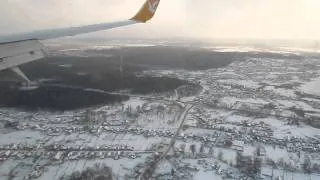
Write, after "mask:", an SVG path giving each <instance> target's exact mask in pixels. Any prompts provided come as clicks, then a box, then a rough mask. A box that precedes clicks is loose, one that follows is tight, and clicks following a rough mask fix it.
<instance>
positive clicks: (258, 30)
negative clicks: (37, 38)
mask: <svg viewBox="0 0 320 180" xmlns="http://www.w3.org/2000/svg"><path fill="white" fill-rule="evenodd" d="M144 1H145V0H90V1H88V0H1V1H0V34H8V33H15V32H24V31H30V30H36V29H46V28H58V27H69V26H78V25H85V24H93V23H100V22H109V21H117V20H124V19H128V18H130V17H131V16H133V15H134V14H135V13H136V11H137V10H138V9H139V8H140V6H141V5H142V4H143V3H144ZM319 9H320V0H161V3H160V5H159V8H158V11H157V14H156V16H155V18H154V19H153V20H152V21H151V22H150V23H148V24H139V25H134V26H130V27H125V28H119V29H114V30H111V31H107V32H100V33H94V34H90V35H89V36H95V37H99V36H106V37H108V36H112V37H128V38H130V37H132V38H139V37H144V38H162V37H165V38H170V37H172V38H175V37H191V38H221V39H224V38H225V39H232V38H237V39H239V38H240V39H241V38H242V39H246V38H248V39H308V40H320V33H319V32H320V11H319Z"/></svg>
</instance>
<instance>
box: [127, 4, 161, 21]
mask: <svg viewBox="0 0 320 180" xmlns="http://www.w3.org/2000/svg"><path fill="white" fill-rule="evenodd" d="M159 3H160V0H147V1H146V2H145V3H144V5H143V6H142V8H141V9H140V11H139V12H138V13H137V14H136V15H135V16H134V17H133V18H131V19H130V20H134V21H138V22H141V23H145V22H147V21H149V20H150V19H151V18H152V17H153V16H154V14H155V13H156V11H157V8H158V5H159Z"/></svg>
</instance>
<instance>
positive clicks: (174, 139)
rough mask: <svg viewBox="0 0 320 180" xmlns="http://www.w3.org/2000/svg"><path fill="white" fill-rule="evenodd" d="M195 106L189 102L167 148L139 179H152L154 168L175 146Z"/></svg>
mask: <svg viewBox="0 0 320 180" xmlns="http://www.w3.org/2000/svg"><path fill="white" fill-rule="evenodd" d="M192 108H193V105H190V104H188V105H187V106H186V107H185V108H184V111H183V112H182V113H181V115H180V118H179V120H180V125H179V127H178V129H177V131H176V133H175V135H174V136H173V137H172V138H171V141H170V144H169V145H168V148H167V150H166V151H165V152H164V153H163V154H162V155H161V156H160V157H159V158H156V159H155V161H154V162H153V163H152V164H150V166H147V167H146V168H145V169H144V170H143V173H141V174H140V176H139V177H138V178H137V179H138V180H144V179H150V178H151V176H152V174H153V172H154V170H155V169H156V167H157V165H158V164H159V163H160V162H161V161H162V160H163V159H164V158H165V157H166V156H167V154H168V153H169V151H170V150H171V149H172V148H173V147H174V144H175V142H176V139H177V137H178V136H179V134H180V131H181V129H182V127H183V125H184V122H185V120H186V118H187V116H188V113H189V111H190V110H191V109H192Z"/></svg>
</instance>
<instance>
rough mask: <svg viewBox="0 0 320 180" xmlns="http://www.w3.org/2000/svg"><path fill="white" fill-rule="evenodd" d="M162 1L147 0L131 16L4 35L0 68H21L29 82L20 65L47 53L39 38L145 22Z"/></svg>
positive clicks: (73, 34)
mask: <svg viewBox="0 0 320 180" xmlns="http://www.w3.org/2000/svg"><path fill="white" fill-rule="evenodd" d="M159 3H160V0H146V2H145V3H144V5H143V6H142V8H141V9H140V11H138V13H137V14H136V15H135V16H134V17H132V18H131V19H129V20H124V21H118V22H109V23H100V24H92V25H86V26H79V27H68V28H60V29H46V30H39V31H32V32H27V33H19V34H12V35H6V36H0V71H1V70H4V69H8V68H10V69H12V70H13V71H14V72H19V73H17V74H18V75H19V76H20V77H22V78H23V79H25V80H26V81H27V82H29V79H28V78H27V76H25V75H24V74H23V73H22V71H21V70H19V68H18V65H21V64H25V63H27V62H31V61H34V60H37V59H41V58H43V57H45V53H44V52H45V48H44V46H43V45H42V44H41V43H40V42H39V40H45V39H53V38H59V37H65V36H76V35H79V34H85V33H91V32H96V31H103V30H108V29H113V28H117V27H122V26H128V25H132V24H137V23H145V22H147V21H149V20H150V19H151V18H152V17H153V16H154V14H155V12H156V10H157V7H158V5H159Z"/></svg>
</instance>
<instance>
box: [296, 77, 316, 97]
mask: <svg viewBox="0 0 320 180" xmlns="http://www.w3.org/2000/svg"><path fill="white" fill-rule="evenodd" d="M300 90H301V91H302V92H304V93H306V94H311V95H316V96H320V78H318V79H316V80H314V81H311V82H309V83H305V84H303V85H302V86H301V87H300Z"/></svg>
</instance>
